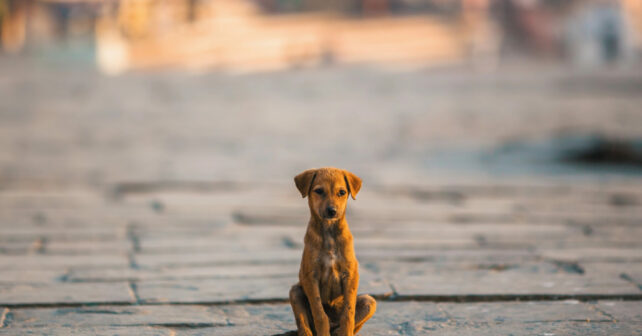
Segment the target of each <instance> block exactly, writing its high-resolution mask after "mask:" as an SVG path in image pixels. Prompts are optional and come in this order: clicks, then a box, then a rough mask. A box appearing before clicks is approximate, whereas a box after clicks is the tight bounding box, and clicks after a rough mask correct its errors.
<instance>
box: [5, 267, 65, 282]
mask: <svg viewBox="0 0 642 336" xmlns="http://www.w3.org/2000/svg"><path fill="white" fill-rule="evenodd" d="M66 275H67V271H66V270H64V269H63V270H35V269H26V270H24V269H22V270H21V269H18V270H16V269H7V270H2V271H1V272H0V284H39V283H55V282H60V281H61V279H63V278H64V277H65V276H66Z"/></svg>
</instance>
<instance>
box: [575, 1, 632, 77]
mask: <svg viewBox="0 0 642 336" xmlns="http://www.w3.org/2000/svg"><path fill="white" fill-rule="evenodd" d="M565 28H566V29H565V42H566V44H565V47H566V52H567V53H568V55H569V57H570V59H571V60H572V61H573V63H575V64H578V65H582V66H594V65H600V64H608V63H614V62H626V61H629V60H631V59H632V58H633V56H634V39H633V29H632V27H631V26H630V25H629V22H628V19H627V16H626V15H625V13H624V11H623V8H622V6H621V5H620V3H619V2H618V1H591V2H590V3H581V6H579V3H578V6H576V7H575V8H574V9H573V12H572V14H571V15H570V17H569V19H568V21H567V25H566V27H565Z"/></svg>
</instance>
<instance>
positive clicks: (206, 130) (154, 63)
mask: <svg viewBox="0 0 642 336" xmlns="http://www.w3.org/2000/svg"><path fill="white" fill-rule="evenodd" d="M0 36H1V45H2V53H1V55H0V110H1V112H0V119H1V121H2V122H1V123H0V138H1V141H0V185H4V186H11V185H13V186H21V185H37V186H43V185H45V186H46V185H54V186H57V185H93V186H104V185H110V184H111V183H116V182H122V181H211V180H217V181H218V180H221V181H254V180H269V181H272V180H274V181H290V179H291V177H292V176H293V175H294V174H296V173H298V172H299V171H301V170H303V169H306V168H309V167H315V166H325V165H334V166H340V167H345V168H348V169H350V170H353V171H355V172H357V173H359V174H360V175H362V176H363V177H364V178H365V179H366V180H367V181H372V182H374V183H398V182H410V183H416V182H420V181H429V180H430V179H431V178H442V177H449V178H450V177H452V178H456V179H461V178H470V179H476V180H479V179H482V178H483V179H494V178H497V177H500V178H507V177H516V178H521V177H524V176H530V177H532V176H536V177H537V178H544V177H554V178H558V177H561V178H564V179H566V178H577V177H580V178H586V177H588V178H598V179H601V178H610V177H626V178H629V177H639V176H640V173H641V172H642V169H641V168H642V148H641V146H642V145H641V140H642V108H641V106H642V94H641V93H642V76H641V75H642V71H641V69H642V67H641V64H640V62H641V60H640V56H641V54H642V53H641V50H642V49H641V48H642V1H640V0H611V1H607V0H582V1H572V0H565V1H556V0H495V1H493V0H345V1H318V0H165V1H159V0H103V1H100V0H0Z"/></svg>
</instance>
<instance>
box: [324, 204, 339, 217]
mask: <svg viewBox="0 0 642 336" xmlns="http://www.w3.org/2000/svg"><path fill="white" fill-rule="evenodd" d="M325 215H326V217H330V218H332V217H334V216H336V215H337V208H335V207H333V206H329V207H327V208H325Z"/></svg>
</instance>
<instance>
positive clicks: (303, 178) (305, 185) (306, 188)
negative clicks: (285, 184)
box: [294, 169, 317, 198]
mask: <svg viewBox="0 0 642 336" xmlns="http://www.w3.org/2000/svg"><path fill="white" fill-rule="evenodd" d="M316 176H317V170H316V169H308V170H306V171H304V172H303V173H301V174H299V175H297V176H295V177H294V184H296V187H297V189H299V192H301V197H303V198H305V196H308V194H309V193H310V188H312V181H314V178H315V177H316Z"/></svg>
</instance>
